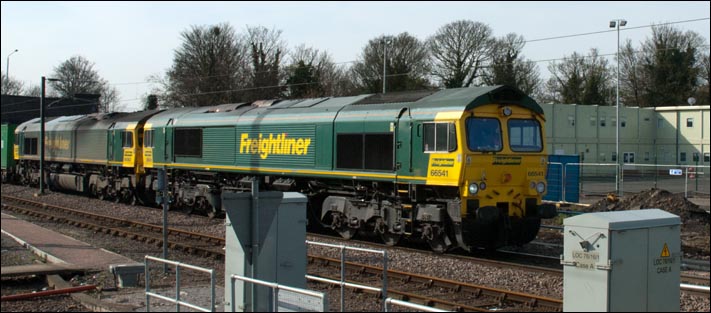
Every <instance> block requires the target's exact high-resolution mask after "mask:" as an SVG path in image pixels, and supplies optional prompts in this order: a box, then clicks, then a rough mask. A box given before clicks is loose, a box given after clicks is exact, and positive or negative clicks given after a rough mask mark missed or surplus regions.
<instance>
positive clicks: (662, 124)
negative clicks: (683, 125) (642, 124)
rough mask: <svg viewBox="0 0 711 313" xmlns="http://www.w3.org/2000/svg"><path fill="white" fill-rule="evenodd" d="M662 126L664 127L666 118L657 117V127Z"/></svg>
mask: <svg viewBox="0 0 711 313" xmlns="http://www.w3.org/2000/svg"><path fill="white" fill-rule="evenodd" d="M662 127H664V119H663V118H661V117H660V118H658V119H657V128H662Z"/></svg>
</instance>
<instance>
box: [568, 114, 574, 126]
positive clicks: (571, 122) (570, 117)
mask: <svg viewBox="0 0 711 313" xmlns="http://www.w3.org/2000/svg"><path fill="white" fill-rule="evenodd" d="M568 125H569V126H572V127H574V126H575V117H573V116H572V115H568Z"/></svg>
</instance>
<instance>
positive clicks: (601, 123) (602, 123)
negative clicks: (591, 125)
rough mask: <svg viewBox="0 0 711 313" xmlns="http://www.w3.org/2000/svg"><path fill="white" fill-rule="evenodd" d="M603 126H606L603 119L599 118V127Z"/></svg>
mask: <svg viewBox="0 0 711 313" xmlns="http://www.w3.org/2000/svg"><path fill="white" fill-rule="evenodd" d="M605 125H606V123H605V118H604V117H601V118H600V127H605Z"/></svg>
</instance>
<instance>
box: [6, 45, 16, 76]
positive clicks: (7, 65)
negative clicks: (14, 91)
mask: <svg viewBox="0 0 711 313" xmlns="http://www.w3.org/2000/svg"><path fill="white" fill-rule="evenodd" d="M15 52H17V49H15V51H13V52H10V54H8V55H7V63H6V65H5V80H6V81H7V83H8V84H9V83H10V56H11V55H13V54H14V53H15Z"/></svg>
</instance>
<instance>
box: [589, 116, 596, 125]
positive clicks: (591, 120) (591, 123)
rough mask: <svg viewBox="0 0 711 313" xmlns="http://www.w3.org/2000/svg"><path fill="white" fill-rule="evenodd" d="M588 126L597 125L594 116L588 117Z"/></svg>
mask: <svg viewBox="0 0 711 313" xmlns="http://www.w3.org/2000/svg"><path fill="white" fill-rule="evenodd" d="M590 126H597V119H596V118H595V117H594V116H591V117H590Z"/></svg>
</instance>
